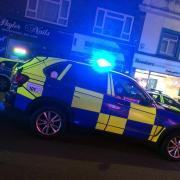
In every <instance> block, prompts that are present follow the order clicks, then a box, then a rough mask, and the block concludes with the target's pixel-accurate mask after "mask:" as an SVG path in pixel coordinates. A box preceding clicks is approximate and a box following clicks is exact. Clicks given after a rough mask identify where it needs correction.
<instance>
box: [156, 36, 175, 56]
mask: <svg viewBox="0 0 180 180" xmlns="http://www.w3.org/2000/svg"><path fill="white" fill-rule="evenodd" d="M166 34H169V35H173V34H170V33H166ZM174 36H176V35H174ZM164 40H165V41H167V43H168V44H167V48H166V51H165V52H164V51H161V44H162V42H163V41H164ZM171 42H175V43H176V45H178V35H177V39H176V40H175V39H171V38H165V37H162V39H161V42H160V49H159V52H160V54H163V55H166V56H170V57H176V53H175V54H169V53H168V50H169V44H170V43H171Z"/></svg>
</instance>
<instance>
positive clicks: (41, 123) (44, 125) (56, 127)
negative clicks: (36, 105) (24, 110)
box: [31, 106, 66, 138]
mask: <svg viewBox="0 0 180 180" xmlns="http://www.w3.org/2000/svg"><path fill="white" fill-rule="evenodd" d="M31 127H32V130H33V132H34V133H35V134H36V135H38V136H41V137H44V138H52V137H56V136H58V135H62V134H63V133H64V132H65V129H66V116H65V114H64V113H63V111H61V110H60V109H59V108H56V107H53V106H51V107H42V108H40V109H38V110H37V111H35V112H34V113H33V115H32V116H31Z"/></svg>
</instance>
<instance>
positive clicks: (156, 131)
mask: <svg viewBox="0 0 180 180" xmlns="http://www.w3.org/2000/svg"><path fill="white" fill-rule="evenodd" d="M164 130H165V128H163V127H162V126H156V125H154V126H153V128H152V130H151V133H150V135H149V138H148V140H149V141H152V142H157V141H158V139H159V136H160V135H161V134H162V132H163V131H164Z"/></svg>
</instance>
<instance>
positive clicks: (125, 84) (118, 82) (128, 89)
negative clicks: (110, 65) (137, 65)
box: [113, 74, 147, 105]
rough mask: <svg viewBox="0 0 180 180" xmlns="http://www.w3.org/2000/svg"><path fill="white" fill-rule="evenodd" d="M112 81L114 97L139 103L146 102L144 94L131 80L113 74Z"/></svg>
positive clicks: (143, 103)
mask: <svg viewBox="0 0 180 180" xmlns="http://www.w3.org/2000/svg"><path fill="white" fill-rule="evenodd" d="M113 81H114V91H115V96H116V97H118V98H120V99H123V100H126V101H129V102H133V103H136V104H141V105H145V104H146V103H147V97H146V95H145V94H144V92H143V91H142V90H141V89H140V87H138V85H137V84H136V83H135V82H134V81H133V80H131V79H128V78H125V77H121V76H120V75H118V74H113Z"/></svg>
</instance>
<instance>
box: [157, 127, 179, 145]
mask: <svg viewBox="0 0 180 180" xmlns="http://www.w3.org/2000/svg"><path fill="white" fill-rule="evenodd" d="M175 132H179V133H180V125H176V126H172V127H169V128H167V129H165V130H164V131H163V132H162V134H161V135H160V137H159V139H158V142H157V143H158V146H161V144H162V143H163V140H164V139H165V138H166V137H167V136H168V135H170V134H172V133H175Z"/></svg>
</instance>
